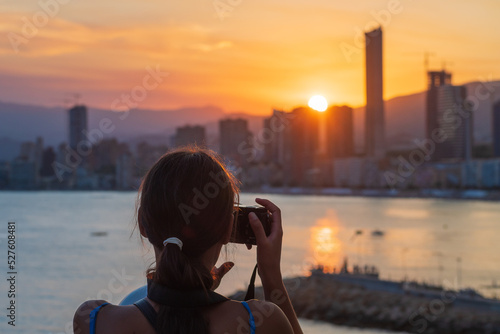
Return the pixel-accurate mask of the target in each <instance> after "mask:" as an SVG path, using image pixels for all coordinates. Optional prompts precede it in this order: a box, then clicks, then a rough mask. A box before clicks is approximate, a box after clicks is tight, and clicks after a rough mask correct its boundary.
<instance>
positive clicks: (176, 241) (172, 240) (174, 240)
mask: <svg viewBox="0 0 500 334" xmlns="http://www.w3.org/2000/svg"><path fill="white" fill-rule="evenodd" d="M167 244H175V245H177V246H179V248H180V250H182V245H184V244H183V243H182V241H181V239H179V238H175V237H173V238H168V239H165V241H163V246H167Z"/></svg>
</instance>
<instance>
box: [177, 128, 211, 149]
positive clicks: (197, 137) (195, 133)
mask: <svg viewBox="0 0 500 334" xmlns="http://www.w3.org/2000/svg"><path fill="white" fill-rule="evenodd" d="M186 145H197V146H205V145H206V137H205V128H204V127H203V126H199V125H195V126H190V125H186V126H181V127H178V128H177V129H176V130H175V146H186Z"/></svg>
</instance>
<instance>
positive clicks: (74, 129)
mask: <svg viewBox="0 0 500 334" xmlns="http://www.w3.org/2000/svg"><path fill="white" fill-rule="evenodd" d="M68 112H69V147H71V149H73V150H75V151H77V150H78V144H80V145H88V141H86V138H85V132H87V107H86V106H84V105H76V106H74V107H73V108H71V109H70V110H69V111H68ZM84 149H88V148H87V147H84Z"/></svg>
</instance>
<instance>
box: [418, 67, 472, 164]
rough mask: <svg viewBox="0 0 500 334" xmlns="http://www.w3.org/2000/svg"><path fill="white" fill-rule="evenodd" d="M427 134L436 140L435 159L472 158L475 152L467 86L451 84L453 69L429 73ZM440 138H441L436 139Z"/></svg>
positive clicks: (433, 159) (433, 156) (432, 157)
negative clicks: (449, 71)
mask: <svg viewBox="0 0 500 334" xmlns="http://www.w3.org/2000/svg"><path fill="white" fill-rule="evenodd" d="M428 78H429V80H428V83H429V88H428V91H427V113H426V115H427V119H426V125H427V129H426V130H427V131H426V132H427V138H428V139H429V140H432V141H433V142H434V144H435V149H434V152H433V154H431V160H432V161H443V160H468V159H470V158H471V155H472V142H473V139H472V113H471V111H470V110H469V107H468V106H467V104H466V101H465V98H466V95H467V91H466V88H465V87H464V86H453V85H451V73H447V72H445V71H440V72H437V71H432V72H429V73H428ZM436 139H437V140H436Z"/></svg>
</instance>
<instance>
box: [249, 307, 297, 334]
mask: <svg viewBox="0 0 500 334" xmlns="http://www.w3.org/2000/svg"><path fill="white" fill-rule="evenodd" d="M247 303H248V306H249V307H250V310H251V311H252V315H253V317H254V320H255V326H256V327H257V328H261V331H263V332H264V333H265V332H267V331H269V332H270V333H271V332H273V333H275V332H278V333H293V329H292V326H291V325H290V322H289V321H288V318H287V317H286V315H285V313H283V311H282V310H281V308H280V307H279V306H278V305H276V304H274V303H272V302H268V301H264V300H257V299H252V300H249V301H248V302H247ZM259 325H260V326H259Z"/></svg>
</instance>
